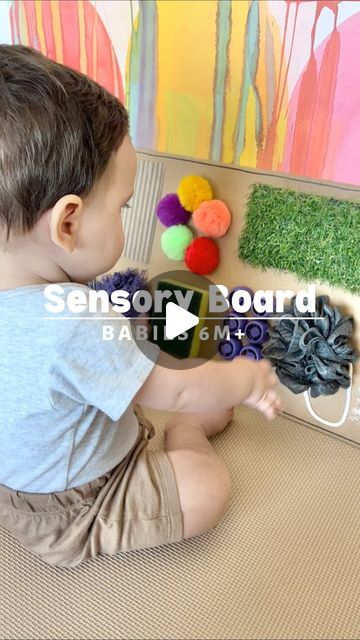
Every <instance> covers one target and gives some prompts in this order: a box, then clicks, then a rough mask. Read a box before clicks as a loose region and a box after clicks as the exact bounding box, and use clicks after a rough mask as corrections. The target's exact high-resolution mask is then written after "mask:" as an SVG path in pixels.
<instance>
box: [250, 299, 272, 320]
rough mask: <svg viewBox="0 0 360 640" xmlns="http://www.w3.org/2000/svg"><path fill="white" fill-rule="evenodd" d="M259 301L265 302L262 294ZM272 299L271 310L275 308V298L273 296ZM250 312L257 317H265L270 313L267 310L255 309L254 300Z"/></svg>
mask: <svg viewBox="0 0 360 640" xmlns="http://www.w3.org/2000/svg"><path fill="white" fill-rule="evenodd" d="M260 301H261V302H263V303H265V302H266V298H265V297H264V296H263V297H262V298H260ZM273 301H274V302H273V310H274V311H275V309H276V299H275V298H273ZM251 313H252V314H253V315H254V316H257V317H258V318H267V316H269V315H270V312H269V311H256V309H255V308H254V302H253V304H252V305H251Z"/></svg>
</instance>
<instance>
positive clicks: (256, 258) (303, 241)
mask: <svg viewBox="0 0 360 640" xmlns="http://www.w3.org/2000/svg"><path fill="white" fill-rule="evenodd" d="M238 255H239V257H240V258H241V259H242V260H244V261H245V262H248V263H249V264H251V265H253V266H256V267H261V268H262V269H269V268H272V269H279V270H282V271H290V272H292V273H295V274H296V275H297V276H298V278H300V279H301V280H305V281H306V282H309V281H313V280H319V281H320V282H324V283H327V284H330V285H333V286H336V287H340V288H343V289H347V290H348V291H350V292H351V293H360V204H357V203H355V202H351V201H349V200H335V199H333V198H325V197H324V196H316V195H311V194H306V193H298V192H296V191H290V190H287V189H279V188H276V187H271V186H269V185H264V184H255V185H254V186H253V189H252V193H251V194H250V196H249V200H248V206H247V214H246V221H245V229H244V231H243V234H242V236H241V237H240V240H239V251H238Z"/></svg>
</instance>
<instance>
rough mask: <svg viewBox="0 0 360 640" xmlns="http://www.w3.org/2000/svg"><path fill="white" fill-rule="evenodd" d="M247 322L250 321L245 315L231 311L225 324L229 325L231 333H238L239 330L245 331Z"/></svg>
mask: <svg viewBox="0 0 360 640" xmlns="http://www.w3.org/2000/svg"><path fill="white" fill-rule="evenodd" d="M247 322H248V321H247V319H246V318H245V317H244V316H240V315H238V316H237V315H235V314H234V313H231V314H230V315H229V317H228V318H226V319H225V320H224V326H225V327H229V332H230V334H234V333H237V332H238V331H241V333H245V327H246V325H247Z"/></svg>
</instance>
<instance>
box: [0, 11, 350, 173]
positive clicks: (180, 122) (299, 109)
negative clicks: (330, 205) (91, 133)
mask: <svg viewBox="0 0 360 640" xmlns="http://www.w3.org/2000/svg"><path fill="white" fill-rule="evenodd" d="M359 33H360V1H357V0H351V1H347V0H259V1H257V0H241V1H239V0H217V1H215V0H214V1H213V0H201V1H194V0H161V1H157V2H156V1H155V0H138V1H135V0H122V1H121V2H118V1H117V0H115V1H113V0H97V1H93V2H90V0H77V1H76V0H61V1H59V0H51V1H50V0H13V1H10V0H6V1H3V2H1V3H0V40H1V41H2V42H13V43H22V44H25V45H30V46H33V47H36V48H37V49H39V50H41V51H42V52H43V53H46V54H47V55H49V56H50V57H52V58H55V59H57V60H59V61H61V62H64V63H66V64H69V65H71V66H73V67H75V68H77V69H80V70H82V71H84V72H85V73H88V74H89V75H90V76H91V77H93V78H94V79H95V80H97V81H98V82H100V83H101V84H103V85H104V86H106V87H107V88H108V89H109V90H110V91H112V92H113V93H115V94H116V95H117V96H119V98H120V99H122V100H124V101H125V103H126V105H127V107H128V109H129V111H130V116H131V133H132V137H133V140H134V142H135V144H136V146H137V147H139V148H142V149H153V150H157V151H160V152H166V153H170V154H172V155H182V156H191V157H193V158H197V159H206V160H212V161H215V162H224V163H229V164H234V165H241V166H247V167H254V168H259V169H264V170H275V171H281V172H285V173H290V174H292V175H295V176H308V177H311V178H315V179H325V180H332V181H338V182H345V183H350V184H354V185H359V184H360V169H359V167H360V118H359V116H358V114H359V112H360V65H359V64H358V59H359V56H360V40H359V37H358V36H359Z"/></svg>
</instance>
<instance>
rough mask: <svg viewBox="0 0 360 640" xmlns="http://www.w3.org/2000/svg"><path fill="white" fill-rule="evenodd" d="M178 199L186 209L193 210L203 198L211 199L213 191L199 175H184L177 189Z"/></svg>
mask: <svg viewBox="0 0 360 640" xmlns="http://www.w3.org/2000/svg"><path fill="white" fill-rule="evenodd" d="M177 193H178V196H179V200H180V202H181V204H182V206H183V207H184V208H185V209H187V211H195V209H197V208H198V206H199V205H200V204H201V203H202V202H203V201H204V200H211V199H212V197H213V191H212V188H211V185H210V183H209V182H208V181H207V180H205V178H202V177H201V176H186V177H185V178H183V179H182V180H181V181H180V184H179V186H178V190H177Z"/></svg>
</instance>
